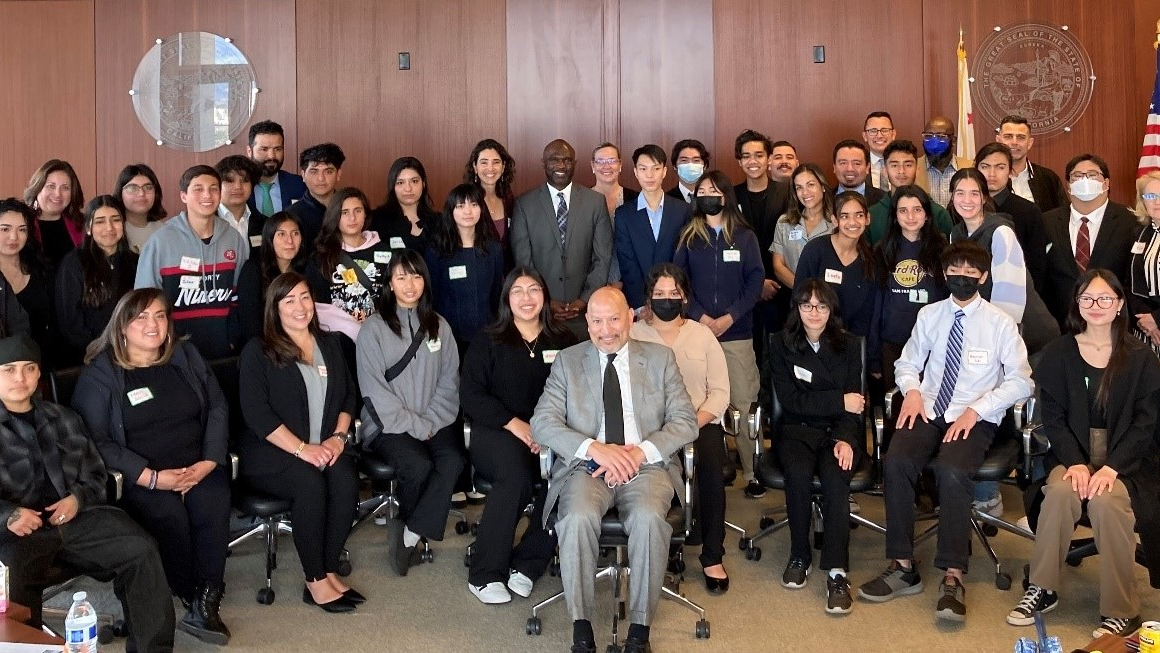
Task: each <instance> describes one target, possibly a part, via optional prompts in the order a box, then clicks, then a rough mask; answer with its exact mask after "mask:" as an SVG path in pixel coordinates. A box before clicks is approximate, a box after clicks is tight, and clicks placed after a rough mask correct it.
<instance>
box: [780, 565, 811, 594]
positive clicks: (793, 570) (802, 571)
mask: <svg viewBox="0 0 1160 653" xmlns="http://www.w3.org/2000/svg"><path fill="white" fill-rule="evenodd" d="M811 571H813V563H812V562H811V561H810V559H809V558H790V559H789V564H787V565H786V566H785V572H784V573H783V574H782V575H781V584H782V585H784V586H786V587H788V588H790V589H791V590H800V589H801V588H803V587H805V586H806V578H807V577H808V576H809V575H810V572H811Z"/></svg>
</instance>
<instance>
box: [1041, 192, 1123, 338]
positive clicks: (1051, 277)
mask: <svg viewBox="0 0 1160 653" xmlns="http://www.w3.org/2000/svg"><path fill="white" fill-rule="evenodd" d="M1070 221H1071V206H1070V205H1064V206H1061V207H1059V208H1057V209H1053V210H1051V211H1048V212H1047V213H1044V214H1043V227H1044V230H1045V231H1046V233H1047V246H1048V250H1047V275H1046V283H1045V284H1044V290H1045V292H1044V293H1043V301H1044V302H1045V303H1046V304H1047V309H1048V310H1049V311H1051V314H1052V315H1053V316H1054V317H1055V319H1056V321H1058V322H1059V324H1060V326H1061V327H1062V326H1063V323H1064V321H1065V320H1066V319H1067V310H1068V307H1069V306H1070V305H1071V302H1072V299H1073V298H1072V291H1073V290H1074V289H1075V282H1076V279H1078V278H1079V268H1078V267H1076V265H1075V251H1074V250H1072V248H1071V235H1070V233H1069V232H1068V223H1069V222H1070ZM1139 233H1140V225H1139V224H1138V223H1137V222H1136V216H1135V214H1133V213H1132V212H1131V211H1129V210H1128V207H1126V206H1124V205H1122V204H1116V203H1115V202H1112V201H1109V202H1108V207H1107V209H1105V211H1104V219H1103V222H1102V223H1101V224H1100V231H1099V233H1098V234H1097V235H1096V240H1095V242H1094V243H1092V253H1091V264H1090V265H1089V266H1088V267H1089V268H1106V269H1108V270H1111V271H1112V273H1113V274H1115V275H1116V278H1118V279H1119V280H1120V283H1122V284H1123V285H1124V287H1125V288H1129V287H1131V283H1130V280H1129V278H1128V266H1129V264H1130V263H1131V260H1132V243H1134V242H1135V241H1136V235H1137V234H1139Z"/></svg>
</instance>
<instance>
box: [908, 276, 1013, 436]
mask: <svg viewBox="0 0 1160 653" xmlns="http://www.w3.org/2000/svg"><path fill="white" fill-rule="evenodd" d="M958 310H960V307H959V305H958V304H956V303H955V301H954V299H944V300H942V301H940V302H935V303H934V304H930V305H927V306H925V307H923V308H922V310H920V311H919V312H918V320H917V321H916V322H915V324H914V330H913V331H911V333H910V339H909V340H907V342H906V346H905V347H903V348H902V356H901V357H899V359H898V362H896V363H895V364H894V378H895V381H896V382H897V383H898V388H899V390H901V391H902V394H903V395H905V394H906V393H907V392H909V391H911V390H919V391H920V392H922V403H923V412H924V413H925V414H926V417H927V418H928V419H935V418H936V417H938V415H935V414H934V402H935V400H936V399H937V398H938V392H939V388H940V387H941V386H942V380H943V375H944V373H945V367H946V356H947V341H948V340H949V339H950V334H951V327H952V326H954V323H955V312H956V311H958ZM962 311H963V313H965V314H966V315H965V316H964V317H963V351H962V358H961V366H960V368H959V375H958V379H957V380H956V383H955V391H954V394H953V395H952V396H951V403H950V406H949V407H948V408H947V410H946V412H945V413H944V414H943V418H944V419H945V420H946V421H947V423H948V424H949V423H951V422H953V421H955V420H956V419H958V417H959V416H960V415H962V414H963V412H964V411H965V410H966V409H968V408H974V409H975V412H976V413H978V414H979V419H983V420H986V421H988V422H991V423H992V424H998V423H999V422H1000V421H1002V419H1003V413H1005V412H1006V411H1007V409H1008V408H1010V407H1011V406H1013V405H1014V404H1015V402H1016V401H1019V400H1020V399H1023V398H1025V397H1030V396H1031V392H1032V384H1031V366H1030V365H1028V363H1027V347H1026V346H1025V345H1024V344H1023V338H1021V337H1020V336H1019V329H1018V327H1017V326H1016V325H1015V321H1014V320H1012V319H1011V316H1010V315H1008V314H1007V313H1005V312H1004V311H1002V310H1001V309H998V308H996V307H995V306H993V305H992V304H991V303H990V302H988V301H986V300H984V299H983V298H982V297H979V296H977V295H976V296H975V300H974V301H973V302H971V303H970V304H967V305H966V306H964V307H962Z"/></svg>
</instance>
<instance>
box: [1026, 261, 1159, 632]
mask: <svg viewBox="0 0 1160 653" xmlns="http://www.w3.org/2000/svg"><path fill="white" fill-rule="evenodd" d="M1072 297H1074V299H1073V300H1072V302H1071V307H1070V309H1069V311H1068V316H1067V330H1068V335H1066V336H1063V337H1062V338H1059V339H1058V340H1056V341H1055V342H1053V343H1051V344H1050V345H1048V346H1047V347H1045V348H1044V349H1043V352H1042V357H1041V358H1040V361H1039V364H1038V365H1036V367H1035V374H1034V379H1035V386H1036V388H1037V389H1038V390H1039V397H1040V403H1039V405H1040V408H1041V410H1042V415H1043V432H1044V434H1045V435H1046V436H1047V439H1048V441H1049V442H1050V443H1051V449H1050V450H1048V452H1047V455H1046V456H1045V458H1044V461H1043V462H1044V469H1046V470H1047V472H1048V475H1047V479H1046V481H1045V482H1044V483H1042V484H1040V485H1037V486H1034V487H1033V488H1032V489H1030V490H1029V491H1028V495H1027V497H1028V499H1029V503H1030V504H1031V505H1030V506H1029V507H1030V509H1029V510H1028V516H1029V518H1030V521H1031V522H1032V523H1033V524H1034V525H1035V546H1034V548H1033V549H1032V554H1031V570H1030V577H1029V582H1030V584H1029V585H1028V586H1027V591H1026V592H1025V593H1024V595H1023V599H1022V600H1020V602H1019V603H1018V604H1017V605H1016V606H1015V608H1014V609H1013V610H1012V611H1011V613H1010V614H1008V615H1007V623H1009V624H1012V625H1015V626H1028V625H1031V624H1032V623H1034V621H1035V619H1034V612H1035V611H1039V612H1047V611H1048V610H1051V609H1053V608H1054V607H1055V606H1056V605H1057V604H1058V601H1059V597H1058V595H1057V592H1058V591H1059V589H1060V582H1061V578H1060V576H1061V573H1060V572H1061V570H1062V567H1063V562H1064V559H1065V558H1066V555H1067V551H1068V547H1069V546H1070V544H1071V538H1072V534H1073V532H1074V531H1075V524H1076V522H1077V521H1079V519H1080V515H1081V512H1082V508H1083V504H1084V503H1085V502H1086V504H1087V514H1088V517H1089V518H1090V519H1091V526H1092V532H1093V535H1094V537H1095V541H1096V546H1097V547H1099V551H1100V556H1099V564H1100V574H1099V577H1100V580H1099V585H1100V587H1099V597H1100V622H1101V623H1100V625H1099V627H1098V628H1097V629H1096V632H1095V633H1094V634H1093V636H1094V637H1100V636H1101V635H1103V634H1105V633H1112V634H1115V635H1118V636H1121V637H1126V636H1128V635H1129V634H1131V633H1132V632H1134V631H1135V630H1136V628H1138V627H1139V625H1140V598H1139V593H1138V591H1137V588H1136V574H1135V564H1136V532H1139V534H1140V541H1141V543H1142V544H1143V546H1144V557H1145V558H1146V559H1147V561H1148V562H1147V564H1148V568H1149V572H1150V573H1151V578H1152V584H1153V586H1155V585H1156V583H1157V579H1160V573H1158V572H1160V528H1158V520H1157V517H1158V515H1160V506H1158V504H1160V492H1157V489H1156V472H1157V469H1160V448H1158V447H1157V443H1156V425H1157V419H1158V418H1160V362H1158V361H1157V359H1156V357H1155V356H1153V355H1152V353H1151V352H1150V351H1148V349H1147V347H1146V346H1145V345H1144V344H1142V343H1141V342H1140V341H1138V340H1137V339H1136V338H1133V337H1132V335H1131V331H1130V326H1129V317H1128V313H1129V310H1128V307H1127V306H1126V305H1125V300H1126V299H1127V298H1126V297H1125V293H1124V288H1123V286H1122V285H1121V284H1120V281H1119V280H1118V279H1117V278H1116V275H1115V274H1113V273H1112V272H1111V271H1109V270H1105V269H1101V268H1094V269H1091V270H1088V271H1087V272H1086V273H1085V274H1084V275H1083V276H1081V277H1080V278H1079V281H1078V282H1077V283H1076V286H1075V291H1074V294H1073V295H1072Z"/></svg>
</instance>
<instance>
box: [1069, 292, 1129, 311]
mask: <svg viewBox="0 0 1160 653" xmlns="http://www.w3.org/2000/svg"><path fill="white" fill-rule="evenodd" d="M1117 299H1119V298H1118V297H1109V296H1107V295H1100V296H1099V297H1092V296H1091V295H1080V296H1079V297H1076V298H1075V302H1076V303H1077V304H1079V307H1080V308H1091V307H1092V305H1093V304H1094V305H1096V306H1099V307H1100V308H1111V307H1112V306H1114V305H1115V303H1116V300H1117Z"/></svg>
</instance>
